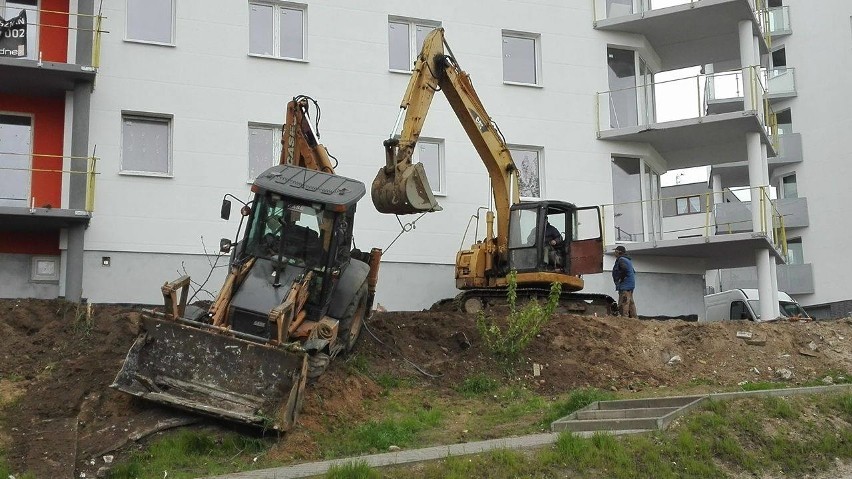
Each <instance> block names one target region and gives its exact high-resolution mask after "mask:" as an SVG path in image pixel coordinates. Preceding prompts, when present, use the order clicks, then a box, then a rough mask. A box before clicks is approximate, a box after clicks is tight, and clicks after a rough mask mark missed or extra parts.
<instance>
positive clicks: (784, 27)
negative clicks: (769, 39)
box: [759, 6, 793, 36]
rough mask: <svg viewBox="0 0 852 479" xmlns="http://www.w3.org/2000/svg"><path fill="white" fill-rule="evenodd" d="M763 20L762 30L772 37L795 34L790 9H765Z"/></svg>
mask: <svg viewBox="0 0 852 479" xmlns="http://www.w3.org/2000/svg"><path fill="white" fill-rule="evenodd" d="M759 18H760V19H761V29H762V30H763V31H764V32H766V33H768V34H769V35H770V36H779V35H789V34H791V33H793V29H792V28H791V26H790V7H787V6H782V7H772V8H769V9H765V10H763V12H762V15H760V16H759Z"/></svg>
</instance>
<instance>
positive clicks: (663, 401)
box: [550, 396, 706, 432]
mask: <svg viewBox="0 0 852 479" xmlns="http://www.w3.org/2000/svg"><path fill="white" fill-rule="evenodd" d="M704 400H706V396H677V397H666V398H650V399H626V400H618V401H598V402H594V403H592V404H589V405H588V406H586V407H584V408H583V409H580V410H579V411H576V412H574V413H572V414H569V415H568V416H565V417H563V418H561V419H557V420H556V421H553V423H551V424H550V429H551V430H552V431H554V432H558V431H574V432H579V431H617V430H624V429H641V430H649V431H650V430H654V429H665V428H666V426H668V425H669V423H670V422H671V421H673V420H674V419H675V418H677V417H678V416H680V415H682V414H684V413H686V412H687V411H689V410H691V409H692V408H693V407H695V406H697V405H698V404H699V403H701V402H702V401H704Z"/></svg>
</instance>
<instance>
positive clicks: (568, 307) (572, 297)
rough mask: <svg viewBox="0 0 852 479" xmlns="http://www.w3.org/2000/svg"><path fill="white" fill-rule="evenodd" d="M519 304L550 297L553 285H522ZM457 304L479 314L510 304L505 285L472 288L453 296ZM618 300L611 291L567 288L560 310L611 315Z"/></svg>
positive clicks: (614, 311) (467, 311) (558, 307)
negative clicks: (496, 287) (490, 287)
mask: <svg viewBox="0 0 852 479" xmlns="http://www.w3.org/2000/svg"><path fill="white" fill-rule="evenodd" d="M516 292H517V295H518V298H517V302H516V304H518V305H520V304H523V303H524V302H526V301H529V300H532V299H535V300H537V301H547V297H548V296H549V295H550V289H549V288H518V289H517V290H516ZM453 305H454V306H455V308H456V309H458V310H459V311H464V312H466V313H471V314H476V313H478V312H479V311H487V310H488V309H489V308H492V307H495V306H508V301H507V299H506V291H505V290H503V289H485V288H482V289H468V290H465V291H462V292H461V293H459V294H458V295H456V297H455V298H453ZM617 305H618V303H617V302H616V301H615V300H614V299H613V298H612V297H611V296H609V295H607V294H598V293H576V292H565V293H562V294H561V295H560V297H559V306H557V308H556V312H558V313H567V314H578V315H581V316H610V315H614V314H615V313H616V311H617Z"/></svg>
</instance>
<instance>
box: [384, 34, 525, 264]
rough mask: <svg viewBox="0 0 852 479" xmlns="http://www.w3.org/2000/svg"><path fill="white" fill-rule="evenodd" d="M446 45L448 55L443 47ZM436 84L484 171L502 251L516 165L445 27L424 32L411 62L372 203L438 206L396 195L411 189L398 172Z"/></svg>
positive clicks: (397, 210) (407, 163) (398, 207)
mask: <svg viewBox="0 0 852 479" xmlns="http://www.w3.org/2000/svg"><path fill="white" fill-rule="evenodd" d="M445 47H446V50H447V51H449V52H450V55H447V54H446V53H445ZM438 90H442V91H443V92H444V96H445V97H446V98H447V101H448V102H449V103H450V106H451V107H452V109H453V112H455V114H456V117H457V118H458V120H459V122H460V123H461V125H462V127H463V128H464V130H465V132H466V133H467V136H468V138H470V141H471V143H472V144H473V146H474V148H475V149H476V152H477V153H478V154H479V158H480V159H481V160H482V163H483V164H484V165H485V169H486V170H487V171H488V176H489V178H490V180H491V191H492V194H493V196H494V209H495V211H496V216H497V234H496V237H494V239H495V241H496V247H497V251H498V252H500V253H501V254H504V253H505V252H506V248H507V242H508V238H509V208H510V206H511V205H512V204H513V203H516V202H518V201H519V195H518V175H517V168H516V167H515V163H514V161H513V160H512V155H511V154H510V153H509V148H508V147H507V146H506V142H505V141H504V140H503V137H502V135H501V134H500V132H499V131H498V130H497V128H496V127H495V125H494V122H493V121H492V120H491V117H490V116H489V115H488V112H486V111H485V107H484V106H483V105H482V102H481V101H480V99H479V96H478V95H477V94H476V90H475V89H474V88H473V84H472V83H471V81H470V75H468V74H467V73H466V72H465V71H464V70H462V69H461V68H460V67H459V65H458V63H457V62H456V61H455V59H454V58H453V56H452V50H450V48H449V45H447V43H446V40H445V39H444V29H443V28H437V29H435V30H433V31H432V32H431V33H430V34H429V35H428V36H427V37H426V39H425V41H424V42H423V48H422V50H421V51H420V55H419V56H418V57H417V61H416V62H415V64H414V71H413V72H412V74H411V80H410V81H409V83H408V88H407V89H406V91H405V95H404V96H403V99H402V103H401V104H400V106H399V107H400V113H402V112H403V111H404V112H405V120H404V122H403V126H402V131H401V132H400V135H399V140H398V142H397V141H396V140H395V139H389V140H387V141H385V148H386V165H385V167H384V168H382V170H380V171H379V175H378V176H377V177H376V180H375V181H374V182H373V188H372V196H373V203H374V205H375V206H376V209H377V210H378V211H379V212H381V213H392V214H411V213H419V212H423V211H436V210H437V209H439V208H440V207H439V206H438V205H437V202H436V201H435V200H434V198H432V201H431V203H430V204H428V205H427V206H426V207H420V208H418V207H417V205H418V201H416V199H415V201H408V202H403V201H399V198H400V197H403V196H404V195H405V192H406V191H412V188H411V187H410V185H406V184H402V179H401V178H402V177H404V175H405V173H406V172H407V170H410V169H411V168H413V167H414V166H416V165H412V163H411V159H412V155H413V154H414V148H415V145H416V144H417V140H418V139H419V138H420V132H421V131H422V129H423V124H424V123H425V121H426V114H427V113H428V112H429V107H430V106H431V104H432V98H433V97H434V95H435V92H436V91H438ZM414 176H416V173H414V174H411V176H410V177H409V178H407V180H408V181H409V182H411V181H420V182H422V183H423V185H424V187H425V189H426V190H427V192H428V193H429V195H430V196H431V188H430V187H429V183H428V180H427V179H426V176H425V174H423V175H422V178H414ZM409 196H410V195H409ZM409 199H411V198H409ZM489 237H493V236H492V235H489Z"/></svg>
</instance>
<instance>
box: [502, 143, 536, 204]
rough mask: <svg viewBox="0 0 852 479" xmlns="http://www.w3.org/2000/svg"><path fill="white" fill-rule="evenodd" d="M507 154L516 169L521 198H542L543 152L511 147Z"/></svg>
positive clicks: (534, 149)
mask: <svg viewBox="0 0 852 479" xmlns="http://www.w3.org/2000/svg"><path fill="white" fill-rule="evenodd" d="M509 152H510V153H511V154H512V159H513V160H515V166H517V167H518V183H519V184H520V195H521V197H522V198H542V197H543V196H544V191H542V186H541V177H542V176H544V175H543V174H542V166H543V160H542V156H543V153H544V152H543V150H542V149H540V148H530V147H511V148H509Z"/></svg>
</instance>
